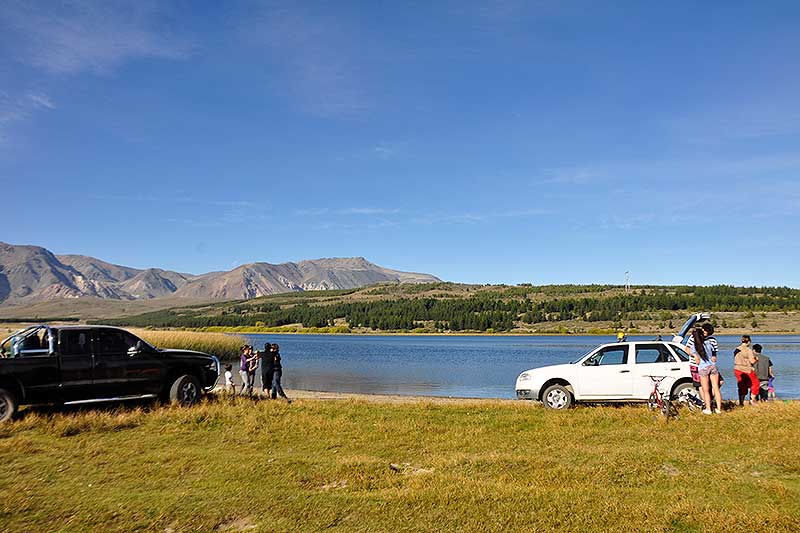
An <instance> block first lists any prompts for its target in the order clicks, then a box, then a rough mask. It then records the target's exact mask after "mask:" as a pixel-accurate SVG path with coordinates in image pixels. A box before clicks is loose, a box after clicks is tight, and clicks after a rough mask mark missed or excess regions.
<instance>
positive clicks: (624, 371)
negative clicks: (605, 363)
mask: <svg viewBox="0 0 800 533" xmlns="http://www.w3.org/2000/svg"><path fill="white" fill-rule="evenodd" d="M628 372H630V370H620V371H619V373H620V374H627V373H628Z"/></svg>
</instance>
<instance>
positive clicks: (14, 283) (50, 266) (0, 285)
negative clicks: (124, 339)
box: [0, 242, 441, 305]
mask: <svg viewBox="0 0 800 533" xmlns="http://www.w3.org/2000/svg"><path fill="white" fill-rule="evenodd" d="M435 281H441V280H439V278H437V277H435V276H432V275H430V274H423V273H417V272H404V271H400V270H393V269H389V268H384V267H381V266H379V265H376V264H374V263H372V262H370V261H368V260H367V259H365V258H364V257H332V258H321V259H306V260H302V261H299V262H297V263H293V262H286V263H279V264H272V263H266V262H255V263H247V264H244V265H239V266H238V267H236V268H234V269H232V270H228V271H215V272H207V273H205V274H187V273H182V272H174V271H171V270H164V269H161V268H145V269H141V268H133V267H127V266H123V265H117V264H114V263H109V262H107V261H103V260H101V259H97V258H94V257H90V256H84V255H77V254H62V255H56V254H53V253H52V252H50V251H49V250H47V249H46V248H43V247H40V246H34V245H13V244H8V243H4V242H0V305H4V304H11V305H16V304H19V303H26V304H27V303H36V302H40V301H49V300H58V299H67V298H84V297H94V298H100V299H107V300H144V299H158V298H164V297H168V296H169V297H179V298H186V299H211V300H234V299H250V298H256V297H259V296H267V295H270V294H280V293H284V292H299V291H307V290H336V289H353V288H357V287H362V286H365V285H370V284H373V283H380V282H397V283H428V282H435Z"/></svg>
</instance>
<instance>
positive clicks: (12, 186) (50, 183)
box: [0, 0, 800, 287]
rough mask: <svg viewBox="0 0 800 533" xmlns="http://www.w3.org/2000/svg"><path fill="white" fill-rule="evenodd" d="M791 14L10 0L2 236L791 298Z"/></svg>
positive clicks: (3, 76) (736, 9)
mask: <svg viewBox="0 0 800 533" xmlns="http://www.w3.org/2000/svg"><path fill="white" fill-rule="evenodd" d="M798 25H800V4H798V3H797V2H735V1H734V2H731V1H724V2H702V3H698V2H669V3H654V2H638V1H631V2H588V1H587V2H571V1H552V2H551V1H541V2H525V1H521V2H515V1H498V2H469V1H464V0H459V1H453V2H446V1H442V2H279V1H275V2H257V1H243V2H207V3H203V2H190V1H180V2H174V3H170V2H161V1H148V0H144V1H135V2H108V1H100V2H93V1H88V0H77V1H73V2H35V1H34V2H31V1H18V0H10V1H5V2H3V3H2V5H0V186H1V187H2V191H3V192H4V193H5V201H4V202H3V207H2V218H3V222H2V224H1V225H0V240H2V241H5V242H11V243H15V244H37V245H40V246H45V247H47V248H48V249H50V250H52V251H54V252H56V253H80V254H85V255H92V256H95V257H99V258H101V259H104V260H107V261H111V262H114V263H119V264H124V265H129V266H136V267H148V266H158V267H162V268H167V269H172V270H179V271H184V272H191V273H202V272H207V271H211V270H227V269H230V268H232V267H233V266H236V265H239V264H242V263H247V262H253V261H267V262H271V263H280V262H285V261H297V260H300V259H313V258H318V257H332V256H364V257H367V258H368V259H369V260H371V261H373V262H375V263H378V264H380V265H383V266H388V267H391V268H396V269H401V270H413V271H421V272H429V273H432V274H435V275H437V276H439V277H441V278H443V279H447V280H452V281H459V282H470V283H521V282H531V283H536V284H539V283H573V282H574V283H608V282H610V283H623V282H624V273H625V271H626V270H629V271H631V276H632V281H633V283H641V284H651V283H654V284H716V283H731V284H739V285H788V286H793V287H800V268H798V264H800V245H799V244H798V238H797V236H798V234H799V233H800V179H798V178H799V177H800V174H799V172H800V99H798V97H797V95H798V94H800V62H798V61H797V58H798V57H800V32H798V31H797V28H798Z"/></svg>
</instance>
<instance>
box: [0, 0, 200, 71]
mask: <svg viewBox="0 0 800 533" xmlns="http://www.w3.org/2000/svg"><path fill="white" fill-rule="evenodd" d="M163 14H164V10H163V8H162V4H161V3H159V2H154V1H150V0H137V1H124V0H122V1H113V0H97V1H92V0H75V1H71V2H57V3H56V2H43V1H36V0H34V1H31V0H25V1H20V0H9V1H6V2H4V5H3V8H2V9H0V30H2V31H3V32H4V33H5V34H6V35H7V39H8V43H9V45H10V46H11V47H12V49H13V51H14V53H15V57H16V58H17V60H18V61H21V62H23V63H25V64H27V65H30V66H32V67H35V68H37V69H41V70H43V71H45V72H48V73H51V74H75V73H79V72H83V71H93V72H108V71H110V70H113V69H114V68H116V67H118V66H120V65H121V64H122V63H124V62H126V61H128V60H131V59H137V58H148V57H149V58H164V59H179V58H183V57H186V56H187V54H188V53H189V50H190V46H189V45H188V43H187V42H186V41H185V40H182V39H179V38H177V37H175V36H174V35H173V34H172V32H171V31H169V30H168V29H167V27H166V26H164V25H162V24H161V17H162V15H163Z"/></svg>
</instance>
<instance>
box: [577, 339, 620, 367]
mask: <svg viewBox="0 0 800 533" xmlns="http://www.w3.org/2000/svg"><path fill="white" fill-rule="evenodd" d="M627 363H628V345H627V344H626V345H624V346H607V347H605V348H602V349H601V350H600V351H598V352H597V353H595V354H594V355H592V356H591V357H589V358H588V359H587V360H586V361H585V362H584V363H583V366H604V365H624V364H627Z"/></svg>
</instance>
